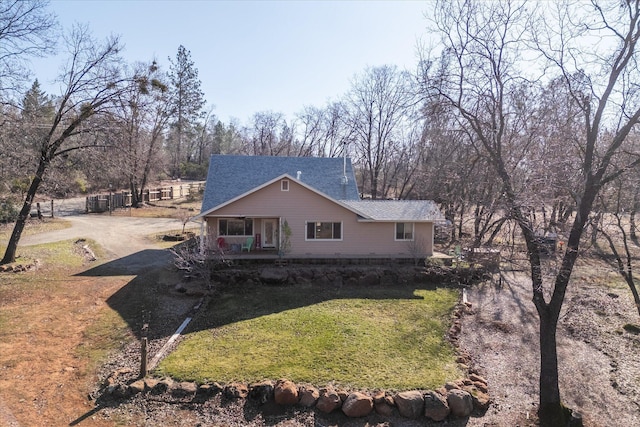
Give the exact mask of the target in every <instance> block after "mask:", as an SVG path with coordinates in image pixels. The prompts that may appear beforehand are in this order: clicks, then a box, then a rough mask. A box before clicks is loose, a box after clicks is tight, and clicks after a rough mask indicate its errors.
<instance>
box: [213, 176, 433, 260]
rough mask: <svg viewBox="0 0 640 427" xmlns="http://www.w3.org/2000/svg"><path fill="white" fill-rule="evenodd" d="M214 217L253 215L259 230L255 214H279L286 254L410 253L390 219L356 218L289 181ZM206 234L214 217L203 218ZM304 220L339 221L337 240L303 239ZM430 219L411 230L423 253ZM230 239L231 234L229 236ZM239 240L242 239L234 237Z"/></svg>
mask: <svg viewBox="0 0 640 427" xmlns="http://www.w3.org/2000/svg"><path fill="white" fill-rule="evenodd" d="M211 215H215V216H216V217H221V216H222V217H247V218H256V220H255V221H254V233H261V227H260V221H259V219H258V218H260V217H262V218H267V217H268V218H280V217H281V218H282V219H283V220H285V219H286V220H287V222H288V223H289V227H290V228H291V252H290V255H294V256H295V255H335V254H340V255H342V256H348V255H369V254H375V255H389V256H398V255H411V253H412V252H411V250H410V244H409V243H408V242H396V241H395V239H394V237H395V224H394V223H368V222H358V221H357V215H356V214H355V213H353V212H351V211H350V210H348V209H346V208H344V207H342V206H340V205H338V204H336V203H333V202H332V201H330V200H328V199H326V198H324V197H322V196H320V195H318V194H316V193H314V192H312V191H310V190H308V189H306V188H305V187H303V186H301V185H299V184H297V183H295V182H293V181H289V191H281V190H280V182H279V181H278V182H275V183H273V184H271V185H269V186H267V187H265V188H263V189H261V190H259V191H257V192H255V193H252V194H250V195H248V196H246V197H244V198H242V199H240V200H237V201H235V202H233V203H231V204H229V205H227V206H224V207H223V208H221V209H219V210H217V211H215V212H212V213H211ZM207 221H208V224H209V228H208V232H209V235H216V234H217V230H216V226H217V221H216V218H210V217H208V218H207ZM307 221H326V222H342V224H343V225H342V240H341V241H321V240H316V241H305V235H306V225H305V224H306V222H307ZM432 230H433V225H432V223H418V224H416V228H415V234H416V237H417V238H418V239H419V240H420V239H422V240H423V241H424V242H425V244H424V253H425V254H427V255H431V254H432V252H433V249H432V242H433V234H432ZM229 239H231V240H233V239H234V238H229ZM238 240H243V239H238Z"/></svg>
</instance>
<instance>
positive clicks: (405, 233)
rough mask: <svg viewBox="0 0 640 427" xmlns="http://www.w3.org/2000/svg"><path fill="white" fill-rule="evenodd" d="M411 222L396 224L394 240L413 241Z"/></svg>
mask: <svg viewBox="0 0 640 427" xmlns="http://www.w3.org/2000/svg"><path fill="white" fill-rule="evenodd" d="M413 226H414V224H413V222H396V240H413Z"/></svg>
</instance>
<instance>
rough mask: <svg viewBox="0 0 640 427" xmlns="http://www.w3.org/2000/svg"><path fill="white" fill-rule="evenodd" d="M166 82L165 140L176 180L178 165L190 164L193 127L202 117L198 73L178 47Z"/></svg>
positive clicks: (193, 152)
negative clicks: (169, 111)
mask: <svg viewBox="0 0 640 427" xmlns="http://www.w3.org/2000/svg"><path fill="white" fill-rule="evenodd" d="M169 61H170V63H171V66H170V68H169V80H170V83H171V95H172V96H171V101H172V104H173V118H174V120H173V122H172V125H171V127H172V133H171V135H170V137H169V141H168V142H169V146H170V150H169V151H170V154H171V173H172V175H174V176H180V164H181V163H182V162H183V161H184V162H186V163H190V162H191V161H192V158H193V156H194V154H195V146H196V144H197V136H196V135H195V132H194V127H195V124H196V122H197V121H198V119H200V118H201V117H202V115H203V111H202V108H203V107H204V104H205V99H204V93H203V92H202V90H201V89H200V83H201V82H200V80H199V79H198V69H197V68H196V67H195V65H194V63H193V61H192V60H191V52H190V51H188V50H187V49H186V48H185V47H184V46H182V45H180V47H179V48H178V54H177V55H176V59H175V61H172V60H171V58H169Z"/></svg>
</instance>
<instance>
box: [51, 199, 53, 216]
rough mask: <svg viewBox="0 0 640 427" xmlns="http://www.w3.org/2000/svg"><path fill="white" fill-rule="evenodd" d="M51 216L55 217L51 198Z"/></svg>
mask: <svg viewBox="0 0 640 427" xmlns="http://www.w3.org/2000/svg"><path fill="white" fill-rule="evenodd" d="M51 218H53V199H51Z"/></svg>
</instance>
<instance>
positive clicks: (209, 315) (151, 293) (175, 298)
mask: <svg viewBox="0 0 640 427" xmlns="http://www.w3.org/2000/svg"><path fill="white" fill-rule="evenodd" d="M170 267H171V254H170V252H169V251H167V250H150V249H149V250H144V251H140V252H137V253H134V254H132V255H129V256H126V257H123V258H119V259H116V260H113V261H110V262H107V263H104V264H101V265H99V266H96V267H94V268H91V269H89V270H86V271H84V272H82V273H79V274H77V276H88V277H108V276H122V275H135V278H134V279H133V280H131V281H130V282H129V283H127V284H126V285H125V286H123V287H122V288H120V289H119V290H118V291H117V292H115V293H114V294H113V295H111V296H110V297H109V298H108V299H107V301H106V302H107V304H108V305H109V307H111V308H112V309H113V310H115V311H117V312H118V313H119V314H120V316H121V317H122V318H123V319H124V320H125V321H126V322H127V324H128V325H129V327H130V330H131V331H132V333H133V334H134V335H135V336H136V337H137V338H141V337H142V326H143V324H144V323H148V324H149V329H148V332H147V337H148V338H149V339H152V340H153V339H162V338H168V337H169V336H171V335H172V334H173V333H174V332H175V330H176V329H177V327H178V326H179V325H180V324H181V323H182V322H183V321H184V319H185V318H186V317H193V315H194V314H195V313H194V312H193V307H194V306H196V305H197V304H198V302H199V301H200V299H201V297H200V296H189V295H185V294H182V293H179V292H176V291H175V290H174V288H175V284H176V283H180V282H182V281H184V278H183V277H182V275H181V274H180V273H179V272H176V271H172V270H171V269H170ZM264 268H273V267H272V266H270V265H266V266H265V267H264ZM282 268H289V267H282ZM292 268H297V267H292ZM340 282H343V283H344V281H337V284H336V283H329V282H328V281H326V280H325V281H322V282H321V283H313V282H309V283H306V284H304V285H260V284H255V283H254V284H246V283H245V282H242V281H240V282H239V283H235V284H232V285H225V286H222V287H221V288H219V289H218V290H217V291H216V292H215V293H214V294H213V295H211V301H210V302H209V304H208V306H205V307H203V308H202V309H201V312H200V313H198V315H197V316H195V318H194V320H193V321H192V322H191V323H190V324H189V326H188V327H187V329H186V330H185V332H196V331H200V330H207V329H211V328H216V327H220V326H224V325H226V324H230V323H235V322H239V321H243V320H249V319H253V318H258V317H262V316H266V315H269V314H273V313H279V312H282V311H286V310H291V309H296V308H301V307H306V306H310V305H314V304H319V303H321V302H324V301H329V300H334V299H379V300H382V299H422V297H421V296H417V295H415V294H414V291H415V290H416V289H435V286H433V285H430V284H416V283H409V284H393V283H392V284H385V285H380V286H363V285H346V284H343V283H340ZM387 282H388V281H387ZM385 283H386V282H385Z"/></svg>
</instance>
